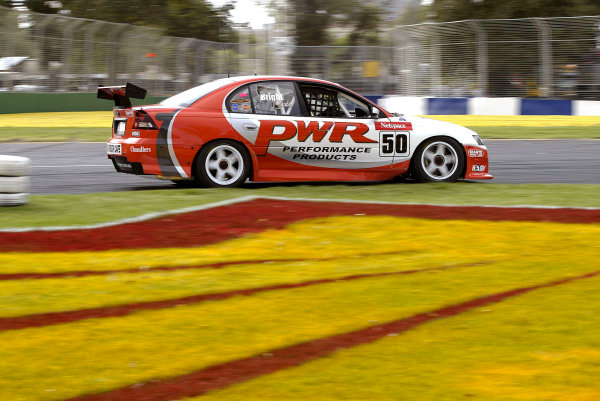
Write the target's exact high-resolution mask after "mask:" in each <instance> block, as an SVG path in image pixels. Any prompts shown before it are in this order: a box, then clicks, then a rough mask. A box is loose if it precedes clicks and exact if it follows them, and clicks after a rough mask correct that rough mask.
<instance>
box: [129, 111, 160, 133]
mask: <svg viewBox="0 0 600 401" xmlns="http://www.w3.org/2000/svg"><path fill="white" fill-rule="evenodd" d="M133 129H158V128H157V126H156V124H155V123H154V121H153V120H152V117H150V115H149V114H148V113H146V112H145V111H144V110H136V112H135V120H134V121H133Z"/></svg>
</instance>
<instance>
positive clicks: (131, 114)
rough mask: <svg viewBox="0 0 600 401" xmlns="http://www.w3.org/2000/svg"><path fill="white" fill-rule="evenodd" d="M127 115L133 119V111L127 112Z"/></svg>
mask: <svg viewBox="0 0 600 401" xmlns="http://www.w3.org/2000/svg"><path fill="white" fill-rule="evenodd" d="M125 115H126V116H127V117H133V110H125Z"/></svg>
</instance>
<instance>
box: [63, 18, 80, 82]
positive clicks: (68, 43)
mask: <svg viewBox="0 0 600 401" xmlns="http://www.w3.org/2000/svg"><path fill="white" fill-rule="evenodd" d="M65 21H67V23H68V26H67V28H65V30H64V31H63V37H62V42H63V43H62V45H63V49H62V64H63V67H62V74H61V75H59V76H60V86H61V88H62V89H64V87H65V83H67V78H68V75H69V74H71V73H72V71H71V65H72V62H71V51H72V50H73V45H74V43H73V31H75V29H77V27H78V26H80V25H81V24H83V23H84V22H86V20H82V19H76V20H72V21H70V22H69V20H68V19H65Z"/></svg>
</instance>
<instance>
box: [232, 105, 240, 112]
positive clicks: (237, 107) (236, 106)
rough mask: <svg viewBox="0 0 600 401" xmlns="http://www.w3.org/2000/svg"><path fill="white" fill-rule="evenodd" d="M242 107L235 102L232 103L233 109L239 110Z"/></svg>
mask: <svg viewBox="0 0 600 401" xmlns="http://www.w3.org/2000/svg"><path fill="white" fill-rule="evenodd" d="M239 109H240V106H238V105H237V104H236V103H233V104H232V105H231V111H238V110H239Z"/></svg>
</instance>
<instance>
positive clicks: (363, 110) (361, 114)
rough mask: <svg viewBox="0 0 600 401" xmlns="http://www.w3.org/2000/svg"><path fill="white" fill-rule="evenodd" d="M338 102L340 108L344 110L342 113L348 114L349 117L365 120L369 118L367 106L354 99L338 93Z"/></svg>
mask: <svg viewBox="0 0 600 401" xmlns="http://www.w3.org/2000/svg"><path fill="white" fill-rule="evenodd" d="M338 100H339V102H340V106H341V107H342V109H344V112H345V113H347V114H350V116H351V117H355V118H367V117H369V115H370V113H369V106H367V105H366V104H365V103H363V102H361V101H360V100H358V99H356V98H355V97H350V96H348V95H346V94H345V93H342V92H340V93H339V94H338Z"/></svg>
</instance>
